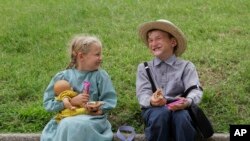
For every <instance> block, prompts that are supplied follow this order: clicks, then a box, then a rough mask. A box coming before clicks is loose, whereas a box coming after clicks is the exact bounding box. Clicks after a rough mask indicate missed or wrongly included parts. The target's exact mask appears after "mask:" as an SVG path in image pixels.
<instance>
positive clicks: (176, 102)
mask: <svg viewBox="0 0 250 141" xmlns="http://www.w3.org/2000/svg"><path fill="white" fill-rule="evenodd" d="M183 102H184V100H183V99H179V100H177V101H175V102H172V103H169V104H167V105H166V106H167V107H168V108H169V109H171V107H172V106H173V105H175V104H180V103H183Z"/></svg>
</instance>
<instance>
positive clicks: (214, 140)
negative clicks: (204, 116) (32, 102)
mask: <svg viewBox="0 0 250 141" xmlns="http://www.w3.org/2000/svg"><path fill="white" fill-rule="evenodd" d="M40 135H41V134H39V133H37V134H36V133H34V134H29V133H20V134H19V133H9V134H4V133H0V141H39V139H40ZM229 140H230V139H229V134H220V133H215V134H214V135H213V136H212V137H211V138H209V139H207V140H201V141H229ZM114 141H120V140H119V139H118V138H117V137H116V135H114ZM134 141H146V139H145V136H144V135H143V134H137V135H136V137H135V139H134Z"/></svg>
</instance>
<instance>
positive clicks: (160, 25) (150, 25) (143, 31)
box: [139, 20, 187, 56]
mask: <svg viewBox="0 0 250 141" xmlns="http://www.w3.org/2000/svg"><path fill="white" fill-rule="evenodd" d="M152 29H159V30H162V31H166V32H168V33H170V34H172V35H173V36H174V37H175V38H176V40H177V49H176V50H175V52H174V53H175V55H176V56H180V55H181V54H182V53H183V52H184V51H185V49H186V47H187V41H186V38H185V35H184V34H183V32H182V31H181V30H180V29H179V28H178V27H177V26H175V25H174V24H173V23H172V22H170V21H168V20H157V21H153V22H147V23H144V24H142V25H140V27H139V36H140V38H141V39H142V41H143V42H144V43H145V44H146V45H148V41H147V38H148V37H147V33H148V31H150V30H152Z"/></svg>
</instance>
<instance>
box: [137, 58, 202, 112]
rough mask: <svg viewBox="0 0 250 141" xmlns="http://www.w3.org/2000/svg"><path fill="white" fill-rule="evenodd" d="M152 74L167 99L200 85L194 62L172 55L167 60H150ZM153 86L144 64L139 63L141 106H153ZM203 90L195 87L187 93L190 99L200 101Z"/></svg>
mask: <svg viewBox="0 0 250 141" xmlns="http://www.w3.org/2000/svg"><path fill="white" fill-rule="evenodd" d="M148 66H149V68H150V72H151V76H152V78H153V80H154V83H155V85H156V87H157V88H161V89H162V90H163V95H164V97H165V98H166V99H173V98H175V97H176V96H179V95H181V94H182V93H183V92H184V91H185V90H187V89H188V88H189V87H190V86H192V85H200V82H199V77H198V74H197V71H196V68H195V66H194V64H193V63H192V62H190V61H186V60H182V59H180V58H177V57H176V56H175V55H173V56H171V57H170V58H168V59H167V60H165V61H161V60H160V59H159V58H154V59H153V60H151V61H149V62H148ZM152 94H153V92H152V86H151V83H150V81H149V78H148V76H147V73H146V70H145V67H144V64H143V63H141V64H139V65H138V69H137V76H136V96H137V99H138V101H139V104H140V106H141V107H145V108H146V107H151V105H150V97H151V96H152ZM202 94H203V93H202V90H200V89H193V90H191V91H190V92H189V94H188V95H187V98H188V99H189V101H193V102H194V103H196V104H197V103H199V102H200V101H201V98H202Z"/></svg>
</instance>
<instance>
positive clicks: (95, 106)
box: [85, 101, 103, 113]
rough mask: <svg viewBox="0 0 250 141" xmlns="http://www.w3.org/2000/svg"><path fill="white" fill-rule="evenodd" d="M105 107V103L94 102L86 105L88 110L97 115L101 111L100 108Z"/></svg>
mask: <svg viewBox="0 0 250 141" xmlns="http://www.w3.org/2000/svg"><path fill="white" fill-rule="evenodd" d="M102 105H103V102H100V101H93V102H88V103H87V104H86V106H85V107H86V108H87V110H88V111H89V112H90V113H91V112H92V113H96V112H98V111H100V107H101V106H102Z"/></svg>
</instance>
